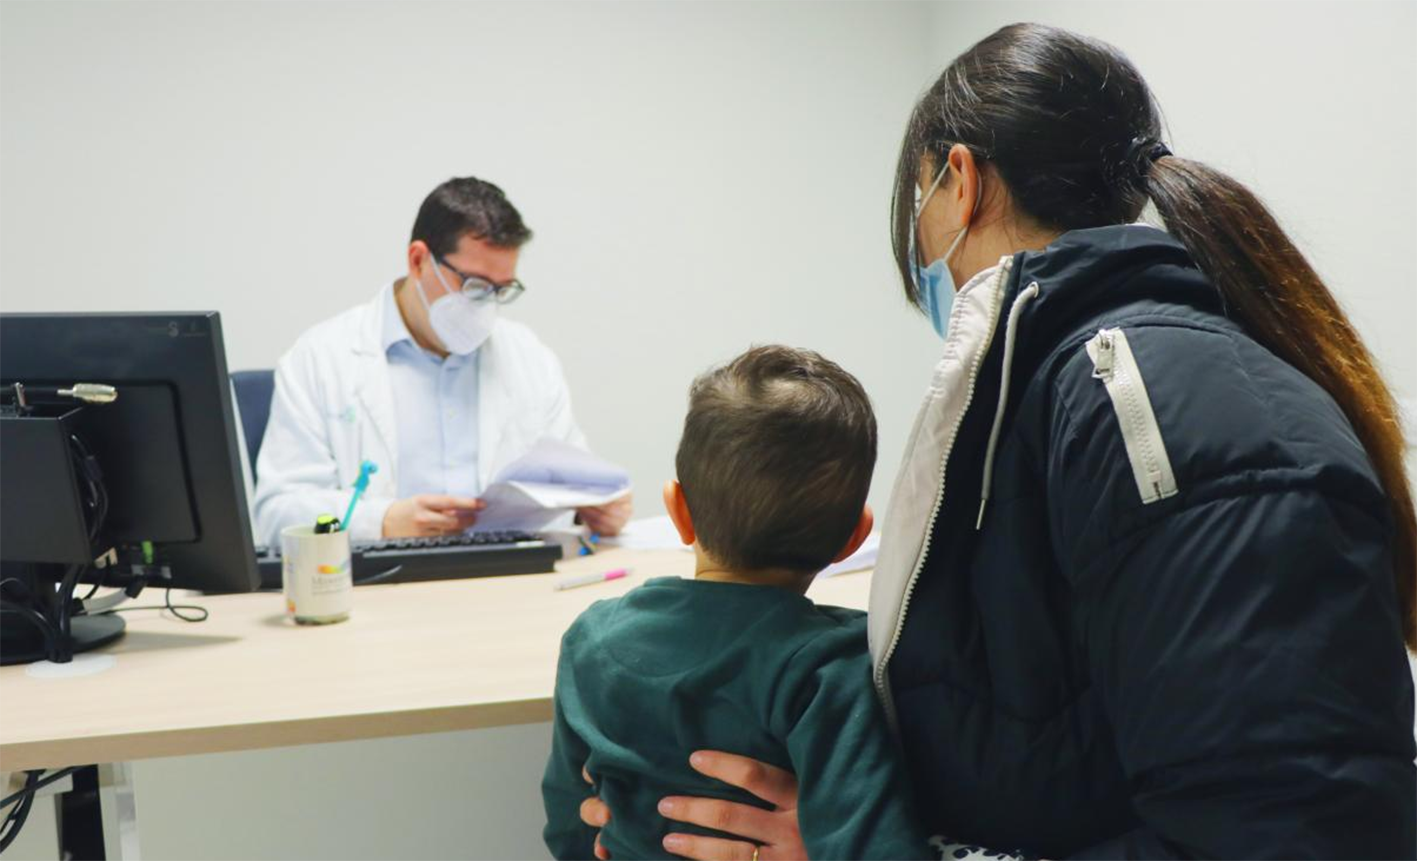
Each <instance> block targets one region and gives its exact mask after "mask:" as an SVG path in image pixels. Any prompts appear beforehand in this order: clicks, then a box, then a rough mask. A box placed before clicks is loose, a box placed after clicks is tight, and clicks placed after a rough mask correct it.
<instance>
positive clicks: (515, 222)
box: [409, 176, 531, 257]
mask: <svg viewBox="0 0 1417 861" xmlns="http://www.w3.org/2000/svg"><path fill="white" fill-rule="evenodd" d="M465 235H467V236H472V237H474V238H476V239H481V240H483V241H485V242H486V243H487V244H489V245H492V246H495V247H497V248H520V247H521V246H522V245H524V244H525V243H526V241H527V240H529V239H531V230H530V229H529V228H528V227H527V226H526V224H525V223H523V222H522V215H521V213H520V212H517V208H516V207H515V206H512V203H511V201H509V200H507V196H506V195H505V194H503V193H502V189H500V188H498V187H497V186H495V185H493V184H492V183H490V182H487V181H485V180H481V179H477V178H476V177H471V176H465V177H461V178H455V179H450V180H448V181H447V182H445V183H443V184H442V185H440V186H438V187H437V188H435V189H433V191H432V193H430V194H429V195H428V196H427V197H425V198H424V199H423V205H422V206H420V207H418V217H417V218H415V219H414V220H413V236H411V237H410V238H409V241H410V242H416V241H418V240H422V241H423V242H425V243H427V245H428V248H429V249H430V250H431V251H432V252H433V253H434V254H437V255H438V256H440V257H442V256H446V255H448V254H452V253H454V252H455V251H457V248H458V240H460V239H462V237H463V236H465Z"/></svg>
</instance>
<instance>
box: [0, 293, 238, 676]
mask: <svg viewBox="0 0 1417 861" xmlns="http://www.w3.org/2000/svg"><path fill="white" fill-rule="evenodd" d="M15 383H20V384H22V385H23V387H24V392H25V398H26V401H27V402H28V404H29V406H30V409H29V410H27V411H26V412H27V413H28V417H27V418H21V417H18V416H16V415H13V410H7V412H11V413H12V415H9V416H7V417H5V419H4V420H3V425H2V426H3V427H4V429H5V433H4V439H3V444H0V456H3V458H4V463H3V465H2V466H3V468H0V507H3V512H2V513H3V518H0V560H3V561H4V562H5V565H6V568H7V575H6V576H10V574H9V573H8V572H9V571H13V570H15V568H16V566H17V565H22V566H24V568H25V570H28V571H30V572H32V573H33V572H39V574H40V580H41V581H45V584H44V585H41V586H40V587H39V588H40V589H41V590H43V589H52V588H53V586H52V585H50V583H51V582H52V581H54V580H57V579H60V578H59V577H57V576H55V575H56V572H64V573H65V574H74V575H75V576H74V579H75V580H76V581H79V580H81V581H87V582H96V581H98V580H99V579H101V578H104V577H105V576H112V572H114V570H115V569H113V568H111V567H110V568H108V569H101V568H95V567H93V566H92V565H85V564H84V563H85V562H91V560H92V559H93V558H94V557H93V556H90V555H88V554H89V553H93V554H102V553H104V552H106V551H107V550H108V549H109V548H118V549H119V550H120V551H124V552H126V554H127V555H129V556H131V555H132V554H134V553H136V552H137V548H145V550H146V552H148V553H149V554H150V555H151V556H152V557H153V561H154V565H155V566H162V567H165V568H166V569H167V570H168V571H169V572H170V579H169V580H164V581H163V582H162V583H161V584H160V585H164V586H172V587H179V588H188V589H200V590H203V591H209V592H247V591H252V590H254V589H256V588H258V586H259V585H260V579H259V575H258V574H257V568H256V557H255V552H254V549H253V547H252V541H251V524H250V520H249V516H248V509H247V506H246V494H245V487H244V483H243V478H242V472H241V466H240V452H239V449H238V448H237V436H236V420H235V415H234V411H233V407H232V398H231V388H230V382H229V378H228V376H227V367H226V353H225V348H224V346H223V342H222V333H221V318H220V316H219V315H218V314H217V313H216V312H196V313H192V312H188V313H172V314H0V392H3V394H4V395H6V396H7V404H8V405H9V406H13V401H14V384H15ZM76 383H94V384H100V385H106V386H112V387H113V388H114V390H115V392H116V398H115V399H114V400H113V401H112V402H111V403H85V402H83V401H82V400H79V399H76V398H75V397H73V396H72V395H65V394H61V391H70V390H72V387H73V386H74V385H75V384H76ZM36 419H42V420H44V421H36ZM86 457H87V458H89V459H91V461H92V462H93V463H96V464H97V466H98V472H99V473H101V480H102V490H103V491H104V504H105V507H106V516H104V517H103V518H102V521H103V522H102V529H101V530H100V531H98V532H96V533H94V534H89V535H83V534H76V530H77V529H79V528H80V527H81V526H82V524H83V523H84V522H86V521H82V520H80V521H76V520H75V519H74V510H75V503H74V501H73V494H74V492H75V490H76V489H77V492H78V493H80V495H83V494H85V493H91V492H93V490H92V487H91V486H90V484H89V483H90V480H91V476H89V475H86V474H85V466H84V464H85V459H86ZM66 461H67V463H68V464H69V465H68V466H67V467H66V466H65V463H66ZM90 470H91V467H90ZM89 502H90V503H92V500H89ZM82 507H83V506H82V505H81V506H80V508H82ZM88 507H89V508H90V509H92V508H94V507H95V506H93V505H92V504H90V505H89V506H88ZM89 520H90V521H91V520H92V518H89ZM85 537H87V538H88V550H87V551H85V550H84V541H83V539H84V538H85ZM80 566H82V567H80ZM117 573H118V574H119V576H120V577H121V571H120V572H117ZM5 597H7V598H10V597H11V596H10V595H9V594H8V593H7V594H6V595H5ZM42 597H43V598H44V599H45V600H48V599H49V598H50V597H51V596H49V595H44V596H42ZM12 603H13V602H12ZM41 609H42V608H41ZM81 619H82V617H79V618H75V619H74V620H73V626H74V627H73V630H72V636H74V637H75V638H76V640H78V641H79V642H76V643H74V644H73V647H74V649H75V650H82V649H83V648H86V647H92V646H93V645H95V643H94V642H89V640H92V639H93V638H92V637H90V636H89V633H88V631H86V630H81V629H85V628H89V627H94V625H97V626H98V627H99V628H102V629H103V630H96V631H95V633H94V636H95V637H97V639H98V641H99V642H98V643H97V644H102V642H108V641H111V640H112V639H115V638H116V636H118V634H117V633H114V632H113V630H112V629H113V628H114V627H115V625H116V626H117V627H118V629H119V630H118V633H121V622H120V621H119V620H117V619H114V618H112V617H109V618H106V619H101V618H94V619H91V620H89V621H88V622H81ZM7 622H10V623H11V624H7V625H5V626H4V630H5V631H6V637H5V642H4V643H0V660H3V661H4V662H5V663H13V662H16V661H17V660H23V659H24V658H23V657H22V656H21V655H19V654H18V652H17V650H21V651H22V650H23V648H22V647H21V646H18V645H16V643H17V641H16V640H15V638H14V637H13V636H11V635H10V633H11V631H10V629H21V628H23V627H24V626H23V625H20V624H14V623H16V622H18V620H17V619H7ZM6 645H8V646H10V653H9V654H7V653H6V651H5V646H6ZM51 651H52V650H51ZM60 651H61V652H63V651H64V650H63V649H61V650H60ZM31 659H33V658H31Z"/></svg>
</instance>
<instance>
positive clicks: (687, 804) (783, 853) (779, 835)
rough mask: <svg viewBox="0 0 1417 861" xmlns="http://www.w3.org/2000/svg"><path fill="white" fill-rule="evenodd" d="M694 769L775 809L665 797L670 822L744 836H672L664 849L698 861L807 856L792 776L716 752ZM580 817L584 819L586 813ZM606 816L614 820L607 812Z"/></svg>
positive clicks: (699, 757)
mask: <svg viewBox="0 0 1417 861" xmlns="http://www.w3.org/2000/svg"><path fill="white" fill-rule="evenodd" d="M689 765H690V766H691V767H693V769H694V770H695V771H697V772H699V773H700V774H706V775H708V776H709V777H714V778H717V779H719V780H721V781H723V782H724V783H727V784H729V785H731V786H736V787H738V788H739V789H744V790H747V791H748V792H749V793H750V794H752V795H756V796H757V797H758V798H761V799H763V800H764V801H766V802H768V803H769V804H772V805H773V806H774V808H775V809H774V810H763V809H762V808H760V807H753V806H752V805H750V804H738V803H736V802H732V801H722V800H719V799H716V798H685V797H682V796H669V797H667V798H663V799H661V800H660V802H659V812H660V814H661V815H663V816H664V817H665V818H666V819H673V820H676V821H679V822H690V823H693V824H694V825H699V826H702V827H704V828H712V829H714V830H716V831H724V832H727V833H729V834H736V835H738V836H739V837H742V838H744V839H742V840H728V839H724V838H721V837H704V836H701V835H698V834H678V833H672V834H667V835H665V837H664V848H665V849H667V850H669V851H670V852H673V853H674V854H676V855H683V856H684V857H685V858H695V859H698V861H753V859H754V858H756V859H758V861H778V859H799V858H806V857H807V848H806V847H805V846H803V845H802V833H801V831H799V830H798V828H797V778H796V776H794V775H793V774H792V772H790V771H784V770H783V769H781V768H777V767H776V766H772V765H768V764H767V763H763V762H758V761H757V760H755V759H749V758H747V757H746V756H737V755H735V754H731V753H722V752H720V751H715V750H700V751H695V752H694V754H693V755H692V756H690V757H689ZM597 803H599V802H597ZM602 806H603V805H602ZM582 811H584V808H582ZM581 818H582V819H584V818H585V815H584V812H582V816H581ZM606 818H607V820H608V818H609V811H608V810H607V811H606ZM587 821H589V820H587ZM600 851H601V849H600V843H599V842H598V841H597V843H596V857H599V858H606V857H608V856H605V855H601V854H600Z"/></svg>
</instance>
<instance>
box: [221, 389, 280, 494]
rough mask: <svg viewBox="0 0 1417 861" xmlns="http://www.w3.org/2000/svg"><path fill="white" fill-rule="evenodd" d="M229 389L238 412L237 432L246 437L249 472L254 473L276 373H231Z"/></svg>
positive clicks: (268, 414)
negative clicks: (239, 430) (249, 459)
mask: <svg viewBox="0 0 1417 861" xmlns="http://www.w3.org/2000/svg"><path fill="white" fill-rule="evenodd" d="M231 386H232V388H233V389H235V390H236V405H237V407H238V408H239V409H240V410H241V432H242V433H243V434H244V435H245V436H246V453H247V454H248V455H249V456H250V458H251V472H252V473H254V472H255V471H256V455H258V454H260V452H261V439H262V438H263V437H265V435H266V421H267V419H269V418H270V417H271V398H272V397H273V396H274V395H275V391H276V372H275V371H273V370H258V371H235V372H233V373H232V375H231Z"/></svg>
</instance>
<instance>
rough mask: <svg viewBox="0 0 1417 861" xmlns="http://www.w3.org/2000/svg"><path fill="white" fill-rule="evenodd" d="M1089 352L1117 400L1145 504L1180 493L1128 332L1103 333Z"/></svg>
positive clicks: (1092, 342) (1134, 474)
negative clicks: (1133, 353)
mask: <svg viewBox="0 0 1417 861" xmlns="http://www.w3.org/2000/svg"><path fill="white" fill-rule="evenodd" d="M1087 355H1088V356H1089V357H1090V358H1091V359H1092V376H1093V379H1097V380H1101V381H1102V382H1103V384H1104V385H1106V386H1107V396H1108V397H1110V398H1111V399H1112V409H1113V411H1114V412H1116V414H1117V424H1118V425H1119V426H1120V427H1121V429H1122V442H1123V444H1125V445H1126V448H1127V459H1128V460H1130V461H1131V464H1132V477H1133V478H1134V479H1136V483H1137V492H1138V493H1140V494H1141V501H1142V504H1143V505H1150V504H1151V503H1153V502H1157V501H1159V500H1162V499H1166V498H1168V497H1172V496H1175V495H1176V494H1177V493H1178V492H1179V491H1178V489H1177V487H1176V474H1175V473H1174V472H1172V471H1171V458H1170V457H1169V456H1168V455H1167V454H1166V442H1165V440H1163V439H1162V438H1161V427H1160V425H1158V424H1157V423H1156V413H1155V412H1153V411H1152V408H1151V397H1150V396H1149V395H1148V394H1147V392H1146V381H1145V380H1144V379H1142V375H1141V369H1140V368H1138V367H1137V360H1136V356H1134V355H1132V345H1131V343H1130V342H1129V341H1128V340H1127V333H1126V332H1124V331H1122V330H1121V329H1102V330H1100V331H1098V333H1097V334H1096V335H1094V336H1093V337H1092V340H1090V341H1088V342H1087Z"/></svg>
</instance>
